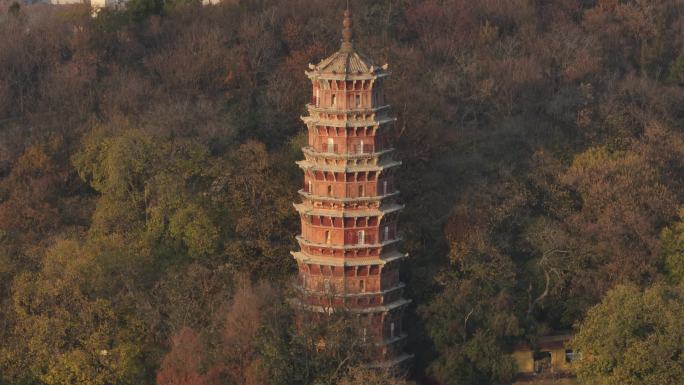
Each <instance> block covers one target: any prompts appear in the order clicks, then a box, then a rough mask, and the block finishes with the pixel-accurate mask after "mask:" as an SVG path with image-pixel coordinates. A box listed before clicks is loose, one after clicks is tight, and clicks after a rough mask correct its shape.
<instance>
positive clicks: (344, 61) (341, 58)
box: [306, 9, 388, 80]
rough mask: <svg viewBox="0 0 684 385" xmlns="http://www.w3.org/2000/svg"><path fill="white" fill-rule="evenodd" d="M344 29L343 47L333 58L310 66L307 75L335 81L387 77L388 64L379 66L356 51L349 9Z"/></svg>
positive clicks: (345, 14)
mask: <svg viewBox="0 0 684 385" xmlns="http://www.w3.org/2000/svg"><path fill="white" fill-rule="evenodd" d="M343 25H344V29H343V30H342V45H341V46H340V49H339V50H338V51H337V52H335V53H334V54H332V55H331V56H329V57H327V58H325V59H323V60H322V61H321V62H320V63H318V64H316V65H314V64H309V69H310V70H311V71H308V72H307V73H306V74H307V75H308V76H309V77H311V78H325V79H335V80H348V79H349V80H353V79H362V78H371V77H382V76H386V75H387V74H388V73H387V64H385V65H383V66H377V65H375V64H374V63H373V61H372V60H371V59H370V58H368V56H366V55H364V54H362V53H361V52H359V51H357V50H356V47H355V46H354V40H353V36H354V33H353V31H352V28H351V27H352V19H351V12H350V11H349V9H347V10H346V11H344V21H343Z"/></svg>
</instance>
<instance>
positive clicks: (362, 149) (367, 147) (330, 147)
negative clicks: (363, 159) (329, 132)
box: [318, 143, 375, 155]
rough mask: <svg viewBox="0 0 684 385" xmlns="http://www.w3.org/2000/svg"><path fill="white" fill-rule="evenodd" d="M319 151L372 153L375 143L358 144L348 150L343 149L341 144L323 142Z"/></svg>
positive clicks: (355, 153)
mask: <svg viewBox="0 0 684 385" xmlns="http://www.w3.org/2000/svg"><path fill="white" fill-rule="evenodd" d="M318 151H321V152H325V153H331V154H348V155H360V154H370V153H373V152H374V151H375V145H373V144H364V145H360V144H356V145H352V146H350V147H348V148H347V151H346V152H345V151H342V148H341V146H339V145H337V144H329V143H323V144H321V145H319V146H318Z"/></svg>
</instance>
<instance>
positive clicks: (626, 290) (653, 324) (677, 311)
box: [571, 284, 684, 385]
mask: <svg viewBox="0 0 684 385" xmlns="http://www.w3.org/2000/svg"><path fill="white" fill-rule="evenodd" d="M578 326H579V330H578V332H577V334H576V335H575V337H574V338H573V340H572V342H571V344H572V348H573V350H575V351H577V352H578V353H579V354H580V355H581V356H580V359H579V360H577V361H576V365H575V369H576V372H577V375H578V376H579V379H580V381H582V382H585V383H588V384H596V385H668V384H675V383H678V382H679V381H681V379H682V378H684V355H682V346H684V334H682V330H684V329H683V328H684V290H682V287H668V286H665V285H662V284H656V285H655V286H653V287H651V288H648V289H646V290H644V291H641V290H639V289H638V288H636V287H633V286H618V287H616V288H614V289H612V290H611V291H609V292H608V293H607V294H606V296H605V298H604V299H603V300H602V301H601V303H600V304H598V305H596V306H595V307H593V308H592V309H590V310H589V313H588V314H587V317H586V318H585V319H584V320H583V321H582V322H581V323H580V324H579V325H578Z"/></svg>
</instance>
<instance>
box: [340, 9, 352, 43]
mask: <svg viewBox="0 0 684 385" xmlns="http://www.w3.org/2000/svg"><path fill="white" fill-rule="evenodd" d="M352 24H353V23H352V18H351V10H349V0H347V9H346V10H345V11H344V20H343V21H342V26H343V27H344V28H343V29H342V48H341V51H347V52H349V51H351V50H352V43H353V42H354V40H353V37H354V31H352Z"/></svg>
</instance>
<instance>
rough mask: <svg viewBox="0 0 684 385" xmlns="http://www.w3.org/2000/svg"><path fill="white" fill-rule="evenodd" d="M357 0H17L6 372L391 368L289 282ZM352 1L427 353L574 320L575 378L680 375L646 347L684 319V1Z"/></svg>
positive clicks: (475, 364)
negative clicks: (370, 363) (305, 167)
mask: <svg viewBox="0 0 684 385" xmlns="http://www.w3.org/2000/svg"><path fill="white" fill-rule="evenodd" d="M342 6H343V4H342V2H340V4H339V5H338V6H331V2H330V1H328V0H278V1H276V0H250V1H236V0H225V1H223V2H222V3H221V4H218V5H213V6H206V7H203V6H201V5H200V4H199V2H197V1H189V0H187V1H186V0H166V1H165V0H131V1H130V2H129V3H128V7H127V9H126V10H113V9H105V10H102V11H101V12H100V13H99V14H98V16H97V17H96V18H93V17H91V14H90V10H89V9H87V8H86V7H84V6H78V5H76V6H59V7H56V6H55V7H53V6H47V5H44V4H35V5H23V4H22V5H19V4H13V3H12V2H10V1H7V0H4V1H0V35H1V36H3V37H11V38H4V39H1V40H0V341H3V343H2V344H0V383H3V384H5V383H7V384H12V385H24V384H26V385H28V384H45V385H47V384H81V383H82V384H122V385H123V384H135V385H138V384H143V383H147V384H154V383H157V384H167V385H170V384H179V385H180V384H188V385H189V384H273V385H276V384H302V385H304V384H306V385H311V384H331V383H335V382H341V383H342V384H356V383H377V384H395V383H397V381H398V380H393V379H391V376H387V375H386V374H385V373H374V372H370V373H369V372H367V371H365V370H363V369H361V368H359V367H358V365H359V364H360V362H361V361H362V358H363V357H362V354H361V350H362V349H359V346H358V343H356V342H358V335H357V334H358V333H357V331H356V330H355V329H354V323H353V322H350V320H349V319H347V318H345V315H344V314H340V315H339V319H338V318H331V319H330V320H329V322H328V323H327V324H323V325H318V322H313V321H314V320H312V322H311V325H307V326H308V327H307V328H304V329H302V330H300V331H302V333H298V332H297V328H296V327H295V325H294V324H293V315H292V312H293V309H291V308H290V306H289V305H288V302H287V301H286V298H288V297H292V296H293V293H290V292H289V291H288V283H289V281H290V279H291V277H292V275H293V274H294V272H295V264H294V261H293V260H292V258H291V256H290V255H289V251H290V250H292V249H294V248H295V241H294V235H295V234H296V233H297V232H298V226H299V222H298V218H297V217H296V215H295V212H294V210H293V209H292V206H291V203H292V202H293V201H296V200H297V196H296V191H297V190H298V189H299V188H300V186H301V183H302V182H301V181H302V176H301V173H300V171H299V170H298V169H297V167H296V166H295V164H294V161H296V160H298V159H300V158H301V157H302V155H301V152H300V151H299V148H300V147H301V146H302V144H303V143H304V142H305V141H306V137H305V134H304V126H303V124H302V123H301V122H300V121H299V116H300V115H302V114H303V111H304V105H305V103H306V101H307V100H308V98H309V97H310V95H309V93H310V84H308V80H307V79H306V77H305V76H304V74H303V71H304V70H305V69H306V68H307V67H306V66H307V64H308V63H309V62H316V61H318V60H320V59H322V58H323V57H325V56H326V55H329V54H331V53H332V52H334V51H335V50H336V49H337V48H338V45H339V33H340V28H341V21H340V11H341V9H342ZM352 7H353V9H354V15H355V16H354V17H355V22H354V25H355V29H356V30H355V36H356V37H355V38H356V44H357V46H359V48H360V49H361V50H362V51H364V52H366V53H367V54H369V55H370V56H371V57H373V58H375V59H376V61H377V62H384V61H387V62H389V65H390V70H391V71H392V77H391V78H390V80H389V82H388V83H387V87H389V90H388V91H389V92H388V98H389V102H390V104H391V105H392V107H393V113H394V114H395V115H396V116H397V117H398V121H397V123H396V127H395V130H394V132H393V138H392V141H393V142H394V143H395V145H396V148H397V150H398V151H397V158H399V159H401V160H402V161H403V165H402V167H401V170H400V173H399V176H398V187H399V189H400V190H401V199H402V200H403V202H404V203H406V209H405V210H404V211H403V212H402V216H401V229H402V233H403V234H402V235H403V238H404V242H403V246H402V247H403V248H404V249H405V250H406V251H407V252H408V253H409V254H410V256H411V257H410V258H409V259H408V261H407V263H406V264H405V265H404V269H403V271H402V274H403V277H402V278H403V280H404V281H405V282H407V284H408V286H407V291H408V293H407V296H408V297H410V298H412V299H413V305H412V306H411V308H410V309H409V314H408V315H407V321H406V324H407V325H408V328H409V335H410V338H411V339H410V341H409V346H408V350H410V352H412V353H414V354H416V358H415V360H414V370H413V373H412V374H413V376H414V377H415V378H416V379H417V380H419V381H423V380H424V379H425V378H428V377H430V380H431V381H437V382H438V383H444V384H459V385H461V384H462V385H468V384H487V385H489V384H504V383H507V382H509V381H510V380H511V378H512V376H513V375H514V374H515V371H516V368H515V365H514V363H513V361H512V360H511V359H510V357H509V353H510V351H511V348H512V346H513V344H514V343H515V341H517V340H520V339H530V340H534V338H535V337H536V336H538V335H543V334H545V333H548V332H550V331H553V330H567V329H571V328H573V327H575V326H576V327H577V330H578V339H577V342H576V344H577V347H578V348H579V349H580V350H586V353H584V355H583V357H585V358H586V361H582V364H581V365H580V366H579V369H578V370H579V372H580V374H581V375H582V376H583V378H586V379H591V380H592V381H596V382H597V383H605V384H609V383H621V384H622V383H625V384H640V383H656V384H657V383H663V384H665V383H668V382H667V381H670V380H671V379H672V378H676V377H673V376H680V378H681V370H682V369H681V368H682V367H681V365H682V363H681V360H679V361H677V359H673V360H670V361H666V360H664V361H659V362H654V361H653V360H654V359H655V355H658V354H669V353H672V354H674V352H676V351H677V350H676V349H677V346H675V345H676V344H677V343H680V344H681V338H682V331H681V330H682V328H681V325H679V324H676V318H677V317H679V318H680V319H681V317H680V316H681V314H680V315H679V316H678V315H677V309H676V308H677V306H679V309H681V306H682V296H681V293H680V291H681V290H680V288H679V286H678V285H681V281H682V277H684V267H683V266H684V261H683V258H684V257H683V255H684V241H683V239H684V235H683V234H684V227H683V225H682V220H683V219H682V218H683V217H684V213H683V212H682V207H684V206H683V205H684V124H683V123H682V122H684V120H683V119H684V88H682V85H684V33H683V32H684V16H683V15H684V12H683V11H684V1H682V0H629V1H616V0H597V1H592V0H558V1H531V0H507V1H503V0H482V1H471V0H398V1H371V0H354V1H352ZM259 282H262V283H259ZM263 282H268V284H265V283H263ZM623 305H624V306H623ZM645 312H651V313H658V314H662V317H661V318H657V317H655V318H653V319H647V318H648V317H645V318H644V317H642V318H640V316H639V314H640V313H645ZM247 320H249V322H247ZM673 320H674V321H673ZM606 321H610V322H608V325H609V326H610V327H609V328H608V329H607V330H608V331H610V333H609V334H608V335H609V336H610V337H611V338H610V339H601V341H604V342H606V343H610V344H612V345H611V346H608V345H605V346H597V345H595V342H596V338H595V337H596V335H602V334H597V333H600V332H601V331H600V330H599V329H597V328H598V326H596V325H599V324H601V323H602V322H606ZM672 322H674V323H672ZM626 324H629V325H632V326H634V328H631V326H630V328H627V327H626V326H625V325H626ZM678 325H679V326H678ZM300 329H301V328H300ZM661 331H662V333H661ZM668 333H669V334H668ZM331 336H336V337H337V338H338V339H335V338H333V337H331ZM602 336H603V335H602ZM666 336H667V337H666ZM659 338H667V341H665V340H663V341H660V340H659ZM321 339H324V340H326V341H328V343H327V344H326V345H325V346H326V347H327V348H326V349H322V348H321V344H320V341H321ZM660 342H663V343H662V344H661V343H660ZM672 344H675V345H672ZM606 347H608V348H609V349H610V350H612V351H606V350H605V348H606ZM679 352H680V353H681V345H679ZM632 353H634V354H632ZM679 356H681V354H679ZM680 358H681V357H680ZM596 363H600V365H598V364H596ZM595 364H596V365H595ZM597 365H598V366H597ZM599 366H600V367H599ZM655 368H657V371H658V376H657V378H656V377H652V376H655V374H654V373H653V370H654V369H655ZM636 378H642V379H646V378H647V379H648V381H651V380H652V382H648V381H647V382H639V381H637V380H636ZM615 381H617V382H615ZM644 381H645V380H644Z"/></svg>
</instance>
